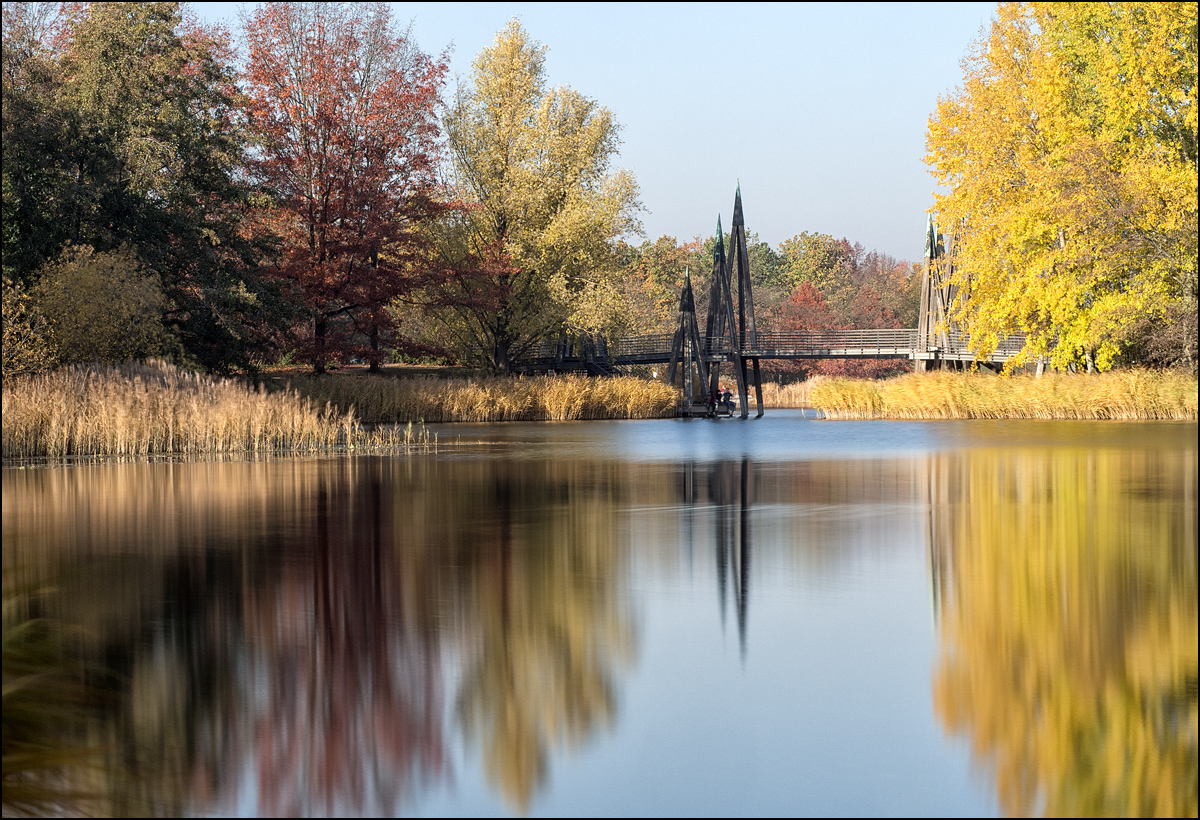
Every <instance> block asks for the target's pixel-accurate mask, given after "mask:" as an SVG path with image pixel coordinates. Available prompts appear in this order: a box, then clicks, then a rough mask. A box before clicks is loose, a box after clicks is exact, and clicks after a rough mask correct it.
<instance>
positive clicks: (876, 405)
mask: <svg viewBox="0 0 1200 820" xmlns="http://www.w3.org/2000/svg"><path fill="white" fill-rule="evenodd" d="M812 403H813V406H814V407H817V408H819V409H820V410H821V411H822V412H823V413H824V414H825V416H826V417H827V418H834V419H868V418H889V419H1130V420H1133V419H1176V420H1195V419H1196V407H1197V381H1196V377H1195V376H1194V375H1187V374H1182V373H1177V372H1171V371H1153V370H1142V369H1133V370H1121V371H1111V372H1108V373H1100V374H1091V375H1084V374H1078V375H1076V374H1068V373H1047V374H1045V375H1043V376H1040V377H1039V376H1027V375H1020V376H1009V377H997V376H993V375H988V374H982V373H971V372H965V373H963V372H959V373H954V372H934V373H909V374H906V375H904V376H899V377H897V378H894V379H887V380H884V381H870V380H866V379H838V378H832V379H826V380H824V381H822V382H820V383H818V384H817V385H816V386H815V387H814V388H813V390H812Z"/></svg>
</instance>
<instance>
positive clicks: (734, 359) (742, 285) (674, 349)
mask: <svg viewBox="0 0 1200 820" xmlns="http://www.w3.org/2000/svg"><path fill="white" fill-rule="evenodd" d="M715 239H716V241H715V244H714V245H713V266H712V280H711V281H710V283H709V293H708V316H707V317H706V319H705V324H704V335H703V336H701V335H700V327H699V324H698V322H697V320H696V302H695V297H694V295H693V293H692V281H691V277H690V276H686V275H685V277H684V285H683V293H682V294H680V298H679V324H678V326H677V327H676V329H675V336H674V338H673V340H672V344H671V366H670V370H669V372H668V378H669V379H670V381H671V383H672V384H674V383H675V377H676V367H677V365H679V364H682V365H683V368H684V371H683V385H682V388H683V407H684V410H685V415H692V414H693V413H701V412H707V407H708V404H707V401H708V397H709V396H711V395H714V394H716V392H717V388H718V386H719V385H720V379H721V364H722V363H723V362H728V363H729V364H730V365H731V366H732V369H733V377H734V378H735V379H736V380H737V394H738V409H739V412H740V413H741V417H742V418H747V417H748V416H749V415H750V396H749V389H750V387H751V386H753V388H754V397H755V402H756V407H757V408H758V413H757V414H758V415H759V416H761V415H762V414H763V396H762V374H761V371H760V369H759V364H758V358H757V357H751V356H746V355H744V351H749V350H756V349H757V348H758V330H757V327H756V324H755V319H754V285H753V283H752V282H751V281H750V252H749V248H748V247H747V246H746V220H745V217H744V216H743V214H742V186H741V185H738V188H737V193H736V194H735V195H734V199H733V230H732V233H731V235H730V244H731V245H732V247H731V248H730V253H729V257H726V255H725V235H724V231H722V230H721V217H720V216H718V217H717V234H716V237H715ZM735 287H736V290H735ZM735 293H736V297H737V298H736V299H735V298H734V294H735ZM698 392H699V393H700V395H697V393H698ZM693 408H697V409H696V410H693ZM699 408H703V410H701V409H699Z"/></svg>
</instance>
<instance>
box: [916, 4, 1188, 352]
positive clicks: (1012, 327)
mask: <svg viewBox="0 0 1200 820" xmlns="http://www.w3.org/2000/svg"><path fill="white" fill-rule="evenodd" d="M1196 20H1197V18H1196V6H1195V4H1193V3H1117V4H1095V3H1081V4H1057V3H1027V4H1026V3H1022V4H1015V3H1005V4H1002V5H1001V6H1000V7H999V9H998V10H997V19H996V21H995V22H994V23H993V24H992V27H991V30H990V32H988V33H987V34H986V35H985V36H983V37H982V38H981V39H980V40H979V41H978V42H977V43H975V44H974V46H973V47H972V50H971V52H970V53H969V55H968V56H967V58H966V60H965V61H964V71H965V75H964V78H963V84H962V85H961V86H960V87H959V88H958V89H956V90H955V91H954V92H953V93H951V94H949V95H948V96H946V97H944V98H943V99H941V100H940V101H939V102H938V106H937V111H936V113H935V114H934V115H933V116H932V117H931V118H930V120H929V130H928V135H927V142H926V145H927V149H928V153H927V155H926V162H927V163H928V164H929V165H930V166H931V167H932V169H933V173H934V176H935V178H936V179H937V181H938V182H939V184H941V185H943V186H945V188H946V191H947V192H946V193H944V194H942V195H939V196H938V197H937V200H936V210H937V212H938V215H939V218H940V220H941V224H942V225H943V228H944V229H946V230H953V231H954V232H955V233H956V234H957V243H956V247H957V252H956V253H957V258H956V270H957V274H956V275H957V278H958V281H959V284H960V285H962V286H963V287H968V288H969V290H970V299H969V300H967V301H966V302H965V304H964V307H963V308H961V310H960V315H959V316H957V317H956V318H958V319H959V320H961V321H963V322H964V323H965V324H966V326H967V327H968V328H970V331H971V334H972V339H973V340H974V341H975V342H976V343H977V344H979V345H980V352H981V353H986V352H987V350H988V349H989V348H990V347H991V346H993V345H995V344H996V343H997V342H998V340H999V339H1001V338H1002V337H1004V336H1006V335H1007V334H1010V333H1013V332H1016V331H1023V332H1026V333H1027V334H1028V344H1027V347H1026V349H1025V351H1024V355H1023V357H1022V358H1018V359H1016V360H1015V362H1016V363H1017V364H1019V363H1020V362H1021V361H1022V359H1023V358H1028V357H1034V356H1047V357H1049V359H1050V361H1051V362H1052V364H1054V365H1055V366H1059V367H1065V366H1067V365H1071V364H1074V363H1076V362H1086V363H1087V364H1088V365H1089V367H1090V366H1091V365H1092V364H1093V363H1094V364H1095V365H1096V366H1098V367H1099V368H1101V369H1105V368H1107V367H1110V366H1112V364H1113V363H1114V362H1115V361H1117V359H1118V356H1121V355H1134V356H1136V355H1139V351H1141V352H1145V351H1147V350H1149V349H1154V348H1155V347H1156V346H1157V347H1158V348H1162V347H1163V344H1162V342H1163V340H1164V339H1167V340H1173V341H1171V342H1170V345H1171V346H1173V347H1174V350H1173V351H1172V354H1173V355H1171V356H1169V358H1170V359H1174V360H1177V361H1183V362H1189V363H1194V361H1195V347H1196V298H1197V275H1196V254H1197V199H1196V174H1197V167H1196V136H1197V114H1196V112H1197V91H1196V73H1197V22H1196Z"/></svg>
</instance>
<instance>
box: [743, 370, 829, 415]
mask: <svg viewBox="0 0 1200 820" xmlns="http://www.w3.org/2000/svg"><path fill="white" fill-rule="evenodd" d="M824 380H825V377H824V376H813V377H812V378H811V379H808V380H807V381H802V382H792V383H791V384H777V383H776V382H767V383H766V384H764V385H763V386H762V388H763V407H766V408H779V409H782V408H787V407H812V406H813V403H812V391H813V388H815V387H816V386H817V385H818V384H820V383H821V382H822V381H824ZM750 400H751V401H752V402H753V401H754V390H753V389H751V391H750Z"/></svg>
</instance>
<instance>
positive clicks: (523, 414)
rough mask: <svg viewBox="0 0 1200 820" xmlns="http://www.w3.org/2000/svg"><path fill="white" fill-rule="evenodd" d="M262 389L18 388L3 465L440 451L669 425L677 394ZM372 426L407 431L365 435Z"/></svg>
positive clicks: (165, 378)
mask: <svg viewBox="0 0 1200 820" xmlns="http://www.w3.org/2000/svg"><path fill="white" fill-rule="evenodd" d="M297 387H298V388H299V389H292V388H291V387H290V386H289V387H288V388H287V389H284V390H275V391H268V390H266V389H263V388H259V389H257V390H256V389H253V388H251V387H250V386H248V385H246V384H245V383H243V382H239V381H236V380H230V379H217V378H212V377H208V376H202V375H197V374H194V373H188V372H186V371H183V370H180V369H179V368H177V367H175V366H173V365H170V364H167V363H165V362H147V363H145V364H126V365H121V366H102V365H93V366H76V367H68V368H63V369H60V370H57V371H54V372H52V373H46V374H41V375H38V376H29V377H22V378H15V379H9V380H8V381H6V382H5V384H4V388H3V458H4V459H5V460H6V461H10V460H14V459H26V458H62V457H67V456H148V455H166V454H180V453H234V452H238V453H240V452H253V453H258V452H278V451H292V452H295V451H319V450H329V449H334V448H350V449H353V448H372V447H374V448H403V449H405V450H408V451H411V450H413V449H426V448H429V447H431V446H432V447H435V448H436V446H437V440H436V437H433V438H431V436H430V435H429V432H428V431H427V430H425V429H424V427H419V428H418V429H416V430H414V429H413V427H412V424H411V422H414V421H428V422H436V421H515V420H538V419H550V420H556V421H557V420H570V419H609V418H660V417H663V416H670V415H673V414H674V410H675V393H674V391H672V390H671V388H670V387H669V386H667V385H664V384H661V383H657V382H648V381H645V380H642V379H634V378H620V379H587V378H585V377H583V376H562V377H555V378H535V379H477V380H476V379H452V380H438V379H431V378H422V379H411V380H409V379H406V380H400V379H394V378H389V377H382V376H380V377H377V376H366V375H333V376H326V377H322V378H303V379H298V380H297ZM363 417H365V420H366V421H368V422H379V423H382V424H383V425H387V424H388V423H398V424H403V423H405V422H409V424H408V426H407V427H400V426H397V427H390V426H381V427H379V428H377V429H374V430H369V431H367V430H363V428H362V426H361V424H360V423H359V422H360V419H362V418H363Z"/></svg>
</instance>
